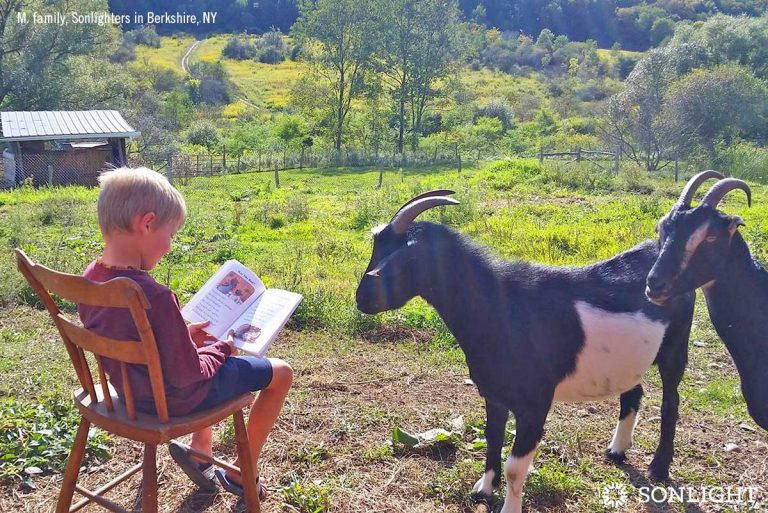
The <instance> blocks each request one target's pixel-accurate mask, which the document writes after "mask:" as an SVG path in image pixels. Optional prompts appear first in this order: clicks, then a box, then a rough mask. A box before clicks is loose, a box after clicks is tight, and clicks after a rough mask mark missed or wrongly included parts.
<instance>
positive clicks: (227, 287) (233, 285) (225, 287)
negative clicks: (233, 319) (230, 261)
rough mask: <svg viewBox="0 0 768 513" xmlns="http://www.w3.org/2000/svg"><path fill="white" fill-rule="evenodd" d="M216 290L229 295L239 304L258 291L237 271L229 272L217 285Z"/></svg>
mask: <svg viewBox="0 0 768 513" xmlns="http://www.w3.org/2000/svg"><path fill="white" fill-rule="evenodd" d="M216 290H218V291H219V292H221V293H222V294H224V295H225V296H229V297H230V299H232V300H233V301H234V302H235V303H238V304H242V303H244V302H245V301H247V300H248V298H249V297H251V296H252V295H253V293H254V292H255V291H256V289H254V288H253V285H251V284H250V283H248V282H247V281H245V279H244V278H243V277H242V276H240V275H239V274H237V273H236V272H235V271H230V272H229V273H227V275H226V276H225V277H224V279H223V280H221V281H220V282H219V284H218V285H216Z"/></svg>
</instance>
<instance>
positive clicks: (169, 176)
mask: <svg viewBox="0 0 768 513" xmlns="http://www.w3.org/2000/svg"><path fill="white" fill-rule="evenodd" d="M165 169H166V170H167V171H166V172H165V177H166V178H167V179H168V183H170V184H171V185H173V155H171V154H170V153H169V154H168V165H167V166H165Z"/></svg>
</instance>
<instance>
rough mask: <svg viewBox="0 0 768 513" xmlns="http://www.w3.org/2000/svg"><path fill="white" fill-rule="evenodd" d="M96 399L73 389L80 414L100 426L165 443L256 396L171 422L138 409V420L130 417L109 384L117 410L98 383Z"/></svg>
mask: <svg viewBox="0 0 768 513" xmlns="http://www.w3.org/2000/svg"><path fill="white" fill-rule="evenodd" d="M95 388H96V397H97V400H98V401H97V402H96V403H94V402H93V401H92V400H91V396H90V395H89V394H88V392H87V391H85V390H83V389H82V388H78V389H77V390H75V391H74V392H73V395H74V399H75V405H76V406H77V408H78V410H80V414H81V415H82V416H83V417H85V418H86V419H88V420H89V421H90V422H91V423H93V424H94V425H96V426H99V427H100V428H102V429H104V430H106V431H110V432H112V433H115V434H116V435H118V436H122V437H125V438H129V439H131V440H136V441H138V442H144V443H151V444H164V443H166V442H169V441H170V440H172V439H174V438H176V437H179V436H183V435H187V434H189V433H193V432H195V431H199V430H200V429H202V428H205V427H208V426H210V425H212V424H215V423H217V422H219V421H220V420H224V419H225V418H227V417H229V416H231V415H232V414H233V413H235V412H236V411H239V410H242V409H243V408H244V407H246V406H250V404H251V403H252V402H253V396H252V395H251V394H250V393H249V392H246V393H245V394H242V395H239V396H237V397H235V398H233V399H230V400H229V401H227V402H225V403H222V404H220V405H218V406H216V407H214V408H210V409H208V410H203V411H200V412H195V413H192V414H189V415H184V416H183V417H170V419H169V420H168V422H165V423H163V422H160V421H159V420H158V418H157V416H156V415H153V414H151V413H142V412H139V411H137V412H136V419H135V420H131V419H130V418H129V417H128V411H127V409H126V407H125V404H123V402H122V400H121V399H120V398H118V396H117V393H116V392H115V391H114V389H113V388H112V387H111V385H110V387H109V389H110V392H111V393H110V395H111V396H112V404H113V405H114V411H112V412H110V411H108V410H107V405H106V404H105V402H104V395H103V393H102V389H101V387H99V386H96V387H95Z"/></svg>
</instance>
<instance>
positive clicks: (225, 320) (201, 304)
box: [181, 260, 266, 340]
mask: <svg viewBox="0 0 768 513" xmlns="http://www.w3.org/2000/svg"><path fill="white" fill-rule="evenodd" d="M264 290H266V287H265V286H264V283H262V281H261V280H260V279H259V277H258V276H256V275H255V274H254V273H253V272H251V270H250V269H248V268H247V267H245V266H244V265H243V264H241V263H240V262H238V261H237V260H228V261H227V262H225V263H224V265H222V266H221V268H220V269H219V270H218V271H216V273H215V274H214V275H213V276H212V277H211V279H210V280H208V281H207V282H206V283H205V285H203V287H202V288H201V289H200V290H199V291H198V292H197V294H195V296H194V297H193V298H192V299H191V300H190V301H189V303H187V304H186V305H185V306H184V308H182V310H181V313H182V315H183V316H184V318H185V319H187V320H188V321H190V322H201V321H211V324H210V325H208V327H207V328H206V329H205V330H206V331H207V332H208V333H210V334H211V335H213V336H214V337H217V338H218V339H220V340H221V339H223V338H224V337H226V334H227V331H228V330H229V327H230V325H231V324H232V323H233V321H234V320H235V319H236V318H237V317H238V316H240V315H242V313H243V311H245V310H247V309H248V307H249V306H251V304H252V303H254V302H255V301H256V300H257V299H258V298H259V296H261V295H262V294H263V293H264Z"/></svg>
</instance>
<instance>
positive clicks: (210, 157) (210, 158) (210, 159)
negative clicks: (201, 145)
mask: <svg viewBox="0 0 768 513" xmlns="http://www.w3.org/2000/svg"><path fill="white" fill-rule="evenodd" d="M208 176H213V153H209V154H208Z"/></svg>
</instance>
